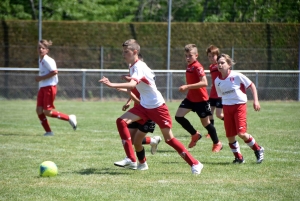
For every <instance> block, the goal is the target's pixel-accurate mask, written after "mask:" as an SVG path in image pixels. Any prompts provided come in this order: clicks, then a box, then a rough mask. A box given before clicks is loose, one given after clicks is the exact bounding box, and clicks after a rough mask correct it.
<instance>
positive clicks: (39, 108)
mask: <svg viewBox="0 0 300 201" xmlns="http://www.w3.org/2000/svg"><path fill="white" fill-rule="evenodd" d="M51 45H52V42H51V41H47V40H40V41H39V43H38V53H39V56H40V59H39V76H36V77H35V81H37V82H39V91H38V95H37V104H36V113H37V115H38V117H39V119H40V121H41V124H42V126H43V128H44V129H45V131H46V133H45V134H44V136H53V135H54V133H53V132H52V130H51V128H50V125H49V122H48V120H47V117H46V116H48V117H52V118H58V119H60V120H64V121H69V123H70V124H71V126H72V127H73V129H74V130H76V128H77V121H76V116H75V115H67V114H64V113H61V112H59V111H56V110H54V109H55V107H54V100H55V96H56V92H57V88H56V85H57V83H58V76H57V74H58V71H57V67H56V63H55V61H54V59H52V58H51V57H49V56H48V52H49V47H50V46H51Z"/></svg>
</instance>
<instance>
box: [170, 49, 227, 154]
mask: <svg viewBox="0 0 300 201" xmlns="http://www.w3.org/2000/svg"><path fill="white" fill-rule="evenodd" d="M184 50H185V58H186V61H187V64H188V66H187V69H186V73H185V75H186V84H185V85H182V86H180V87H179V91H180V92H186V91H187V92H188V93H187V96H186V98H185V99H184V100H183V101H182V102H181V104H180V106H179V108H178V110H177V112H176V115H175V119H176V121H177V122H178V123H179V124H180V125H181V126H182V127H183V128H184V129H185V130H186V131H188V132H189V133H190V134H191V142H190V143H189V145H188V147H189V148H192V147H194V146H195V145H196V143H197V141H198V140H200V139H201V138H202V135H201V134H200V133H199V132H198V131H197V130H195V128H194V127H193V126H192V125H191V123H190V122H189V120H188V119H186V118H185V117H184V116H185V115H186V114H187V113H189V112H190V111H193V112H196V113H197V115H198V116H199V117H200V120H201V123H202V125H203V127H205V128H206V130H207V131H208V133H209V134H210V135H211V140H212V141H213V147H212V151H213V152H219V151H220V150H221V149H222V143H221V142H220V141H219V139H218V135H217V132H216V129H215V127H214V125H212V124H211V123H210V121H209V116H210V115H211V110H210V105H209V102H208V99H209V98H208V93H207V90H206V87H207V79H206V75H205V72H204V69H203V66H202V65H201V64H200V63H199V62H198V61H197V58H198V50H197V47H196V45H194V44H188V45H186V46H185V48H184Z"/></svg>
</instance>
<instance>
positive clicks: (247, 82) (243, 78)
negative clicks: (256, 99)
mask: <svg viewBox="0 0 300 201" xmlns="http://www.w3.org/2000/svg"><path fill="white" fill-rule="evenodd" d="M239 77H240V80H241V83H243V84H244V86H245V87H246V89H247V88H248V87H250V85H251V84H252V81H251V80H250V79H249V78H248V77H246V76H245V75H244V74H242V73H239Z"/></svg>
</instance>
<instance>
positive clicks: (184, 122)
mask: <svg viewBox="0 0 300 201" xmlns="http://www.w3.org/2000/svg"><path fill="white" fill-rule="evenodd" d="M190 111H191V109H187V108H178V110H177V112H176V115H175V120H176V121H177V122H178V123H179V124H180V125H181V126H182V127H183V128H184V129H185V130H186V131H187V132H189V133H190V134H191V142H190V143H189V146H188V147H189V148H192V147H194V146H196V143H197V141H198V140H200V139H201V137H202V136H201V134H200V133H199V132H198V131H197V130H196V129H195V128H194V127H193V126H192V124H191V123H190V122H189V120H188V119H186V118H185V117H184V116H185V115H186V114H187V113H189V112H190Z"/></svg>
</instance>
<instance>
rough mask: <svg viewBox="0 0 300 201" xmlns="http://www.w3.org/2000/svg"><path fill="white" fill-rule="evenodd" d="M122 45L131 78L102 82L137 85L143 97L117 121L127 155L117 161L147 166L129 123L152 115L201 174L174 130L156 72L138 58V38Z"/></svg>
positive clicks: (199, 168)
mask: <svg viewBox="0 0 300 201" xmlns="http://www.w3.org/2000/svg"><path fill="white" fill-rule="evenodd" d="M122 46H123V57H124V59H125V61H126V62H127V63H128V64H131V66H130V77H131V80H130V82H126V83H111V82H110V81H109V79H108V78H106V77H103V78H102V79H101V80H99V82H101V83H103V84H105V85H106V86H108V87H112V88H127V89H128V88H129V89H130V88H134V87H136V89H137V90H138V91H139V93H140V96H141V101H140V104H139V105H137V106H136V107H133V108H131V109H130V110H129V111H127V112H126V113H124V114H123V115H122V116H121V117H119V118H118V119H117V121H116V124H117V127H118V131H119V134H120V137H121V139H122V144H123V147H124V150H125V152H126V156H127V157H126V158H125V159H124V160H122V161H118V162H115V163H114V164H115V165H116V166H120V167H128V168H130V169H142V168H144V167H145V164H147V162H146V157H145V156H144V158H143V160H139V165H137V162H136V157H135V154H134V151H133V148H132V142H131V138H130V133H129V131H128V128H127V125H128V124H130V123H132V122H135V121H139V122H140V123H142V124H143V123H145V122H146V121H147V120H149V119H151V120H153V121H154V122H155V123H156V124H157V125H158V126H159V127H160V130H161V132H162V134H163V136H164V139H165V142H166V143H167V144H168V145H170V146H171V147H173V148H174V149H175V150H176V151H177V152H178V154H179V155H180V156H181V157H182V158H183V159H184V160H185V161H186V162H187V163H188V164H189V165H190V166H191V170H192V173H193V174H200V173H201V170H202V168H203V165H202V164H201V163H200V162H199V161H198V160H196V159H195V158H194V157H193V156H192V155H191V154H190V153H189V151H188V150H187V149H186V148H185V147H184V145H183V144H182V143H181V142H180V141H179V140H177V139H176V138H175V137H174V135H173V133H172V130H171V128H172V118H171V116H170V113H169V110H168V107H167V106H166V104H165V101H164V99H163V97H162V95H161V93H160V92H159V91H158V90H157V88H156V85H155V76H154V73H153V72H152V70H151V69H150V68H149V67H148V66H147V65H146V64H145V63H144V62H142V61H140V60H139V59H138V54H139V52H140V46H139V44H138V43H137V41H136V40H134V39H129V40H127V41H125V42H124V43H123V45H122ZM143 154H144V153H142V152H141V153H140V156H139V158H141V156H142V155H143Z"/></svg>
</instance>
